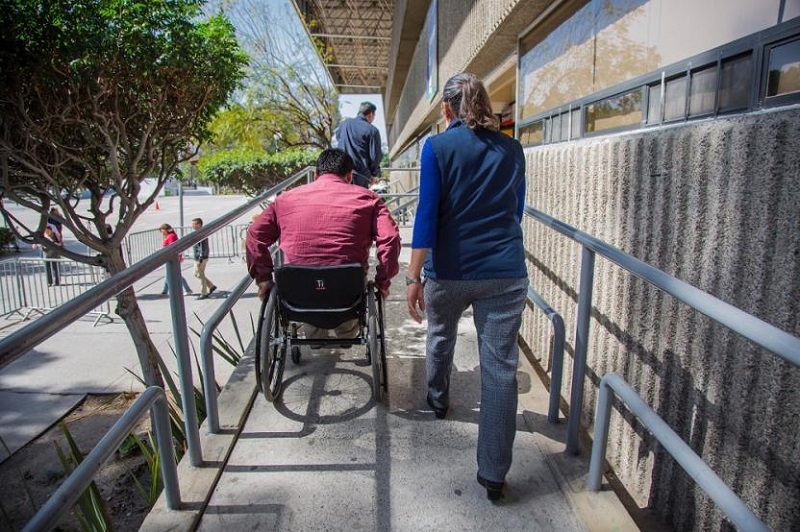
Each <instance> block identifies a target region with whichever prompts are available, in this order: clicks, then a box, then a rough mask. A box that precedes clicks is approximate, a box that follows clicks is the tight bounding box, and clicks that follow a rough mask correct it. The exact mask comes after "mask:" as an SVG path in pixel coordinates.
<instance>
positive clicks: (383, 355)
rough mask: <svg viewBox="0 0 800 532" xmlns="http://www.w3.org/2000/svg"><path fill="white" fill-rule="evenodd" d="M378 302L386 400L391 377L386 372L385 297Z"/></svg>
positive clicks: (379, 298) (379, 334) (379, 344)
mask: <svg viewBox="0 0 800 532" xmlns="http://www.w3.org/2000/svg"><path fill="white" fill-rule="evenodd" d="M376 299H377V300H378V340H379V343H378V348H379V349H380V352H379V355H380V357H381V369H382V370H383V396H384V399H385V398H386V396H387V395H389V375H388V374H387V371H386V335H385V334H384V330H385V325H384V322H383V297H381V296H379V297H377V298H376Z"/></svg>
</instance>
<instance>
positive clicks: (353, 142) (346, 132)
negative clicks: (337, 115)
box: [335, 102, 383, 188]
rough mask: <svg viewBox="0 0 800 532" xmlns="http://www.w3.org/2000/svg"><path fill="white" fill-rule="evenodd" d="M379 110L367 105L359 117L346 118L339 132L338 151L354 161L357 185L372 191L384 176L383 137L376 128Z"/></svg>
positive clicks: (360, 108)
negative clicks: (370, 186)
mask: <svg viewBox="0 0 800 532" xmlns="http://www.w3.org/2000/svg"><path fill="white" fill-rule="evenodd" d="M375 110H376V107H375V105H374V104H372V103H371V102H363V103H362V104H361V106H360V107H359V108H358V116H356V117H355V118H345V119H344V120H342V122H341V123H340V124H339V126H338V127H337V128H336V131H335V134H336V142H337V146H336V147H337V148H339V149H340V150H344V151H345V152H347V154H348V155H349V156H350V158H352V159H353V164H354V168H353V183H354V184H356V185H361V186H362V187H364V188H369V185H370V184H371V183H374V182H375V180H376V179H377V178H378V176H380V164H381V159H382V158H383V152H381V134H380V133H379V132H378V128H376V127H375V126H373V125H372V121H373V120H375Z"/></svg>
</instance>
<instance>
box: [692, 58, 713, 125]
mask: <svg viewBox="0 0 800 532" xmlns="http://www.w3.org/2000/svg"><path fill="white" fill-rule="evenodd" d="M690 91H691V93H690V94H689V116H697V115H701V114H707V113H713V112H714V98H715V97H716V95H717V65H713V66H710V67H708V68H704V69H703V70H697V71H695V72H692V87H691V89H690Z"/></svg>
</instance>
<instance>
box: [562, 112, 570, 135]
mask: <svg viewBox="0 0 800 532" xmlns="http://www.w3.org/2000/svg"><path fill="white" fill-rule="evenodd" d="M561 140H569V112H566V113H563V114H562V115H561Z"/></svg>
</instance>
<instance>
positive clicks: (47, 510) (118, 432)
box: [23, 386, 181, 532]
mask: <svg viewBox="0 0 800 532" xmlns="http://www.w3.org/2000/svg"><path fill="white" fill-rule="evenodd" d="M148 409H149V410H150V415H151V416H152V419H153V425H154V426H155V431H156V441H157V442H158V454H159V457H160V461H161V475H162V476H163V477H164V493H165V495H166V499H167V507H168V508H169V509H170V510H178V509H180V506H181V491H180V486H179V485H178V467H177V464H176V462H175V450H174V449H173V447H172V433H171V432H170V427H169V409H168V408H167V396H166V394H165V393H164V390H163V389H161V388H159V387H158V386H151V387H150V388H147V389H146V390H145V391H144V392H142V394H141V395H140V396H139V397H138V398H137V399H136V401H135V402H134V403H133V404H132V405H131V407H130V408H129V409H128V410H127V411H126V412H125V413H124V414H123V415H122V417H121V418H119V419H118V420H117V422H116V423H114V425H113V426H112V427H111V428H110V429H109V430H108V432H106V434H105V436H103V438H102V439H101V440H100V441H99V442H98V443H97V445H95V446H94V448H93V449H92V450H91V452H89V454H88V455H86V456H85V457H84V459H83V460H82V461H81V463H80V465H79V466H78V467H77V468H75V470H74V471H73V472H72V473H71V474H70V475H69V476H68V477H67V479H66V480H65V481H64V483H63V484H61V486H59V488H58V489H57V490H56V491H55V493H53V495H51V496H50V498H49V499H48V500H47V502H46V503H45V504H44V506H42V507H41V508H40V509H39V511H38V512H36V515H34V516H33V519H31V520H30V521H29V522H28V524H27V525H26V526H25V528H24V529H23V531H24V532H33V531H39V530H51V529H53V528H54V527H55V526H56V524H57V523H58V520H59V518H60V517H61V516H62V515H63V514H64V513H65V512H68V511H69V510H70V509H71V508H72V507H73V506H75V503H76V502H77V500H78V499H79V498H80V496H81V494H82V493H83V492H84V490H85V489H86V487H87V486H88V485H89V484H91V482H92V479H93V478H94V476H95V474H97V472H98V471H99V470H100V468H101V467H102V466H103V464H105V463H106V461H107V460H108V459H109V458H111V456H112V455H113V454H114V453H115V452H116V451H117V449H119V447H120V445H122V443H123V442H124V441H125V438H127V437H128V435H129V434H130V433H131V431H132V430H133V429H134V428H135V427H136V424H137V423H138V422H139V420H140V419H141V418H142V416H144V415H145V414H146V413H147V411H148Z"/></svg>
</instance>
